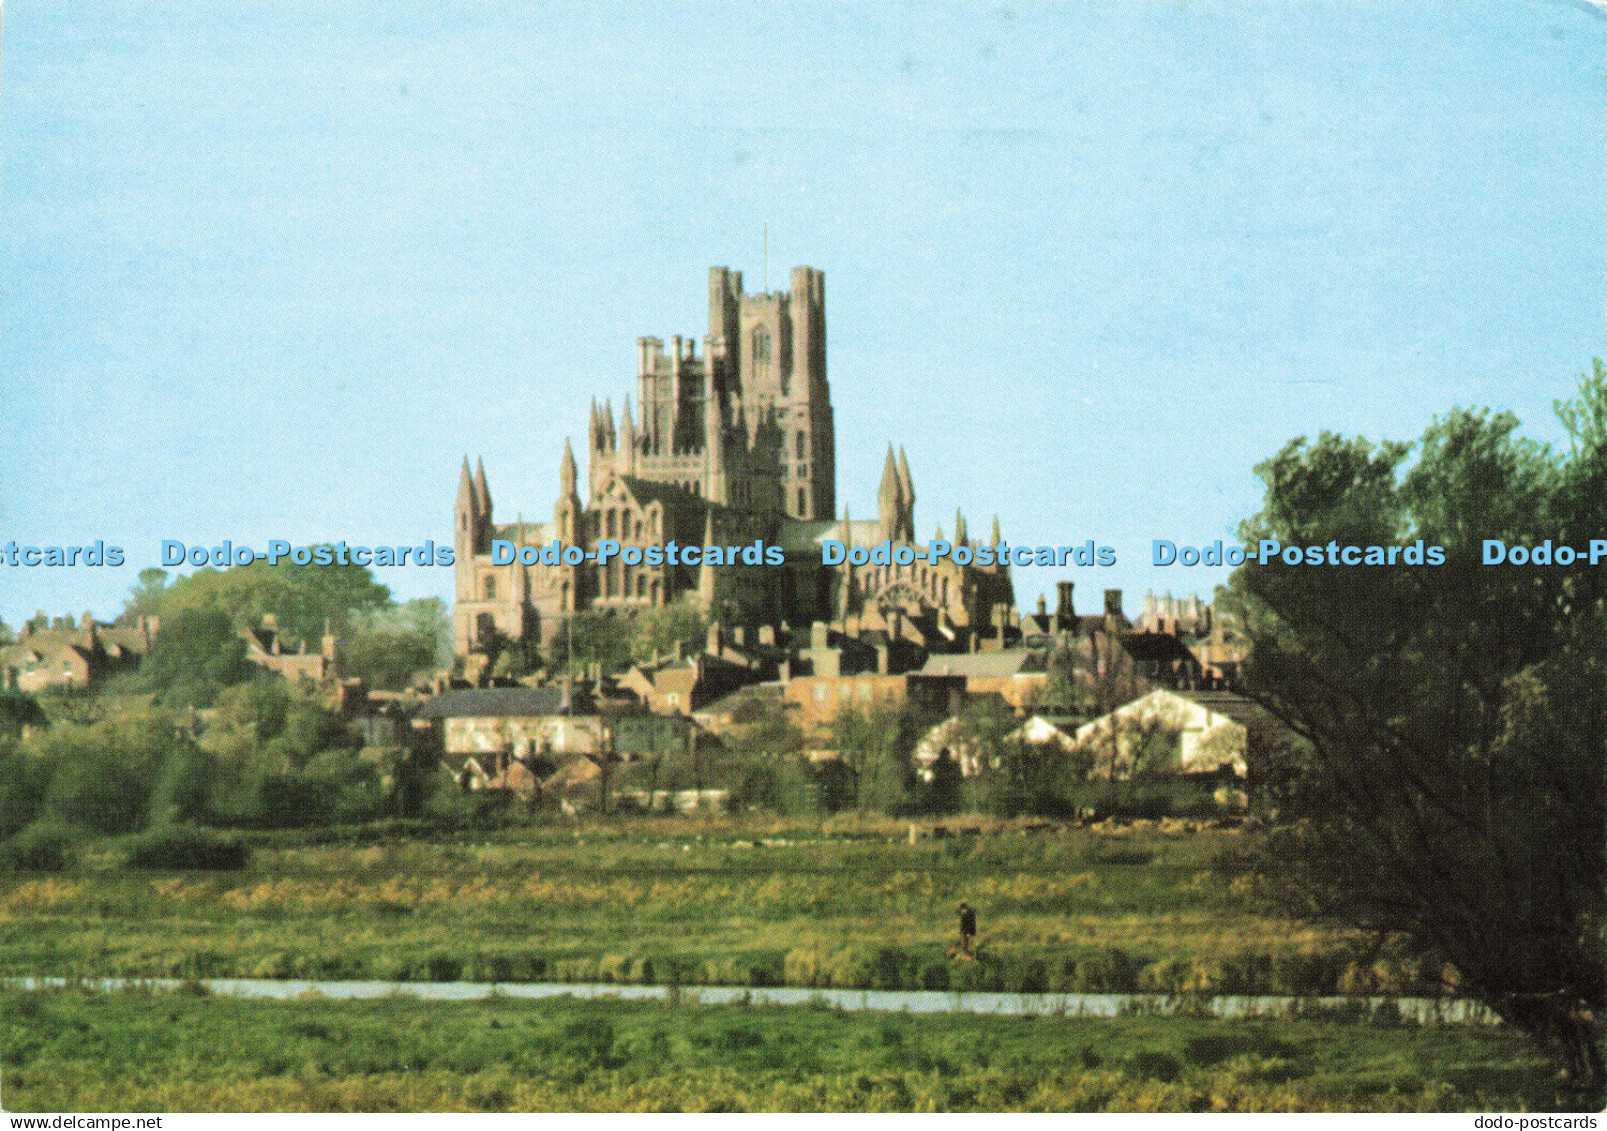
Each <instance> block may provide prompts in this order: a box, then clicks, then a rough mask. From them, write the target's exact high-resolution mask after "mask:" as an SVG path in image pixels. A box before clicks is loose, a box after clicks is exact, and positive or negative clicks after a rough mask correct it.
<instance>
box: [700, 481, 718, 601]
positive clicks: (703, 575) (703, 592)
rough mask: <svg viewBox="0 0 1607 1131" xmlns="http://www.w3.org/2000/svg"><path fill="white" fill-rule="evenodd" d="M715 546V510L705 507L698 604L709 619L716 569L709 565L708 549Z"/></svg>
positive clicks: (713, 599)
mask: <svg viewBox="0 0 1607 1131" xmlns="http://www.w3.org/2000/svg"><path fill="white" fill-rule="evenodd" d="M714 544H715V542H714V509H713V508H712V507H705V508H704V509H703V547H704V554H703V564H702V565H700V566H698V573H697V603H698V608H699V609H701V610H702V611H703V614H704V615H705V616H709V617H712V616H713V615H714V602H715V592H714V567H713V566H712V565H710V564H709V560H708V547H710V546H713V545H714Z"/></svg>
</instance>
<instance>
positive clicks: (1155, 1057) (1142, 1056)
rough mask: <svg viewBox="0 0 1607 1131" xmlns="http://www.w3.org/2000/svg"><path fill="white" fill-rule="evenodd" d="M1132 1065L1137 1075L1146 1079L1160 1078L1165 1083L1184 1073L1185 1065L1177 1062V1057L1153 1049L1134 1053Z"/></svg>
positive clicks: (1134, 1073)
mask: <svg viewBox="0 0 1607 1131" xmlns="http://www.w3.org/2000/svg"><path fill="white" fill-rule="evenodd" d="M1130 1067H1131V1068H1132V1070H1133V1075H1135V1076H1141V1077H1143V1078H1144V1079H1146V1080H1159V1081H1161V1082H1162V1083H1165V1084H1169V1083H1171V1082H1172V1081H1173V1080H1176V1079H1177V1078H1178V1077H1179V1076H1181V1075H1182V1074H1183V1066H1182V1065H1181V1064H1179V1063H1178V1062H1177V1057H1175V1056H1173V1055H1172V1054H1171V1053H1165V1052H1156V1051H1154V1050H1153V1049H1145V1050H1144V1051H1142V1052H1138V1053H1134V1054H1133V1059H1132V1061H1131V1062H1130Z"/></svg>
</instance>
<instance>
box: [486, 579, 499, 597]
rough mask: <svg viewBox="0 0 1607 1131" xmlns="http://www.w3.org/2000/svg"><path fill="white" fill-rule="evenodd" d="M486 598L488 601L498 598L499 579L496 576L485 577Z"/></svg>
mask: <svg viewBox="0 0 1607 1131" xmlns="http://www.w3.org/2000/svg"><path fill="white" fill-rule="evenodd" d="M485 599H486V600H487V601H495V600H496V599H497V579H496V578H494V577H488V578H486V579H485Z"/></svg>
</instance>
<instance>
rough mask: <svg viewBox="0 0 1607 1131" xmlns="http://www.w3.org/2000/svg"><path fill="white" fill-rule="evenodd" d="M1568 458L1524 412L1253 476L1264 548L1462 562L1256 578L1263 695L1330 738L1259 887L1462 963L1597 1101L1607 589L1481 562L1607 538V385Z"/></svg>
mask: <svg viewBox="0 0 1607 1131" xmlns="http://www.w3.org/2000/svg"><path fill="white" fill-rule="evenodd" d="M1562 415H1563V420H1564V424H1565V426H1567V427H1568V429H1569V431H1570V435H1571V437H1572V439H1573V450H1572V453H1571V454H1570V455H1569V456H1568V457H1566V458H1565V457H1562V456H1559V455H1557V454H1555V453H1553V452H1551V451H1549V450H1548V449H1546V448H1544V447H1542V446H1540V445H1538V444H1536V443H1534V442H1532V441H1530V440H1527V439H1524V438H1523V437H1521V436H1519V435H1518V434H1517V421H1516V419H1515V418H1513V417H1512V416H1511V415H1510V414H1507V413H1489V412H1485V411H1477V412H1470V411H1465V410H1460V409H1458V410H1455V411H1453V412H1451V413H1450V414H1449V415H1448V416H1446V417H1445V418H1444V419H1441V420H1437V421H1435V422H1434V424H1433V425H1432V426H1431V427H1430V428H1429V429H1428V430H1427V432H1426V433H1425V434H1424V437H1423V439H1422V442H1421V444H1420V446H1419V450H1418V458H1417V461H1416V463H1415V464H1413V465H1412V466H1411V467H1410V468H1409V469H1408V470H1406V471H1405V472H1404V474H1402V473H1401V469H1402V467H1403V465H1404V461H1405V458H1406V455H1407V453H1408V446H1407V445H1403V444H1385V445H1382V446H1380V447H1378V448H1376V449H1375V448H1373V447H1372V446H1370V445H1368V444H1367V443H1365V442H1364V441H1361V440H1345V439H1342V438H1340V437H1337V436H1333V435H1329V434H1324V435H1322V436H1321V437H1319V438H1318V440H1317V441H1316V442H1315V443H1307V442H1306V441H1304V440H1298V441H1295V442H1294V443H1291V444H1290V445H1288V446H1287V447H1286V448H1285V449H1284V450H1283V451H1282V452H1281V453H1279V455H1278V456H1277V457H1275V458H1274V459H1273V460H1271V461H1269V462H1268V463H1266V464H1264V465H1262V467H1261V468H1259V469H1258V471H1259V474H1260V475H1261V476H1262V478H1263V480H1264V481H1265V482H1266V484H1267V494H1266V501H1265V504H1264V506H1263V509H1262V512H1261V513H1260V514H1259V515H1258V516H1257V517H1256V518H1255V519H1253V520H1252V521H1251V522H1249V523H1247V524H1246V525H1245V527H1244V530H1243V533H1244V536H1245V537H1246V538H1247V539H1259V538H1263V537H1271V538H1277V539H1279V540H1280V541H1282V542H1283V543H1284V544H1286V545H1302V546H1323V545H1327V544H1329V543H1331V542H1337V543H1338V544H1340V545H1346V544H1358V545H1367V544H1407V545H1410V544H1413V543H1415V542H1416V541H1417V540H1419V539H1420V540H1422V541H1423V542H1424V543H1425V544H1427V545H1436V544H1437V545H1442V546H1444V547H1445V548H1446V552H1447V555H1448V560H1447V562H1446V563H1445V564H1444V565H1443V566H1438V567H1435V566H1426V565H1425V566H1407V565H1395V566H1380V567H1373V568H1368V567H1365V566H1361V567H1347V568H1322V567H1315V568H1314V567H1309V566H1308V567H1303V568H1287V567H1280V566H1277V565H1272V566H1259V567H1252V566H1246V567H1244V568H1242V569H1240V570H1239V571H1238V572H1237V573H1236V574H1235V575H1234V578H1233V585H1232V590H1231V600H1232V602H1233V603H1234V604H1235V605H1236V606H1237V610H1238V615H1239V618H1240V620H1241V622H1242V623H1243V624H1244V625H1245V626H1246V627H1247V629H1248V632H1249V635H1250V638H1251V642H1252V645H1253V654H1252V659H1251V662H1250V665H1249V669H1248V676H1249V679H1250V682H1251V690H1252V693H1253V694H1254V695H1255V696H1256V697H1257V698H1258V699H1260V700H1262V701H1263V702H1264V703H1266V704H1267V705H1268V706H1269V707H1270V708H1272V709H1273V711H1274V712H1275V713H1277V714H1278V715H1279V716H1281V717H1282V718H1284V719H1285V720H1287V721H1288V722H1289V723H1290V724H1291V725H1292V726H1293V727H1294V728H1295V729H1296V730H1297V731H1299V732H1300V733H1301V734H1303V735H1305V736H1306V737H1307V738H1309V739H1310V741H1311V743H1312V754H1311V756H1310V758H1309V759H1308V761H1307V763H1306V765H1305V766H1304V768H1303V769H1304V772H1303V773H1301V774H1300V775H1298V777H1297V778H1296V781H1295V783H1294V785H1293V786H1292V787H1291V789H1290V790H1289V794H1288V808H1290V809H1292V810H1293V811H1294V812H1295V813H1296V814H1298V815H1299V816H1300V817H1301V818H1302V820H1301V821H1300V823H1299V824H1297V825H1294V826H1291V827H1287V828H1282V829H1278V830H1276V831H1274V832H1273V833H1272V834H1270V836H1269V837H1268V839H1267V842H1266V843H1265V844H1264V846H1263V848H1264V851H1263V852H1262V854H1261V855H1260V856H1259V857H1258V859H1257V861H1256V864H1255V866H1256V867H1258V868H1260V869H1261V870H1262V871H1263V872H1264V873H1265V874H1266V875H1267V876H1269V877H1272V878H1273V879H1274V880H1275V881H1276V884H1275V885H1274V886H1275V889H1276V890H1278V891H1281V892H1282V894H1283V895H1284V897H1285V898H1286V899H1287V900H1288V901H1289V902H1288V905H1289V906H1291V907H1298V908H1300V909H1302V910H1304V911H1306V912H1308V913H1311V914H1315V915H1319V916H1323V917H1327V918H1330V919H1332V920H1334V921H1337V922H1342V923H1347V924H1352V925H1355V926H1358V927H1364V928H1367V929H1369V930H1374V931H1377V932H1379V933H1381V934H1385V935H1395V936H1398V937H1400V938H1403V939H1405V940H1407V941H1408V943H1409V945H1410V946H1411V947H1412V948H1414V950H1415V952H1416V953H1417V954H1418V955H1419V956H1420V957H1422V958H1424V959H1429V960H1435V961H1449V962H1451V963H1453V964H1454V966H1455V968H1456V971H1457V975H1458V977H1459V978H1460V984H1461V988H1462V990H1463V992H1466V993H1470V994H1473V995H1475V996H1477V997H1479V998H1481V999H1482V1000H1484V1001H1486V1002H1488V1003H1489V1004H1490V1005H1491V1006H1492V1007H1493V1008H1494V1009H1496V1010H1497V1012H1499V1013H1500V1014H1501V1015H1502V1016H1503V1018H1505V1019H1506V1020H1507V1021H1508V1022H1510V1023H1512V1024H1514V1025H1517V1026H1519V1027H1520V1028H1523V1029H1525V1030H1527V1031H1529V1032H1531V1033H1533V1034H1535V1035H1536V1036H1538V1037H1540V1038H1541V1039H1542V1040H1545V1041H1547V1042H1549V1043H1551V1044H1552V1045H1553V1046H1554V1047H1558V1048H1560V1049H1561V1050H1563V1053H1564V1057H1565V1059H1566V1061H1567V1063H1568V1065H1569V1067H1570V1070H1571V1071H1572V1072H1573V1074H1574V1077H1575V1078H1576V1079H1582V1080H1586V1081H1588V1082H1589V1086H1590V1087H1593V1088H1595V1089H1597V1090H1598V1092H1599V1090H1600V1089H1601V1088H1602V1086H1603V1073H1602V1067H1601V1056H1600V1051H1599V1043H1598V1042H1599V1039H1600V1029H1599V1024H1598V1023H1597V1022H1596V1021H1595V1020H1594V1019H1595V1018H1600V1017H1601V1016H1603V1011H1604V1009H1607V965H1604V958H1603V952H1602V949H1601V945H1600V925H1601V924H1602V922H1603V921H1604V919H1607V893H1604V888H1603V872H1602V868H1601V856H1602V849H1603V827H1604V819H1607V809H1604V802H1603V775H1602V757H1601V735H1602V733H1603V732H1604V729H1607V671H1604V668H1603V656H1602V650H1601V640H1602V639H1603V638H1604V636H1607V573H1604V572H1603V571H1601V570H1599V569H1588V568H1584V569H1582V568H1579V567H1575V568H1572V569H1565V568H1558V567H1545V566H1519V567H1514V566H1484V565H1482V564H1481V563H1480V556H1479V555H1480V545H1481V542H1482V540H1484V539H1492V538H1493V539H1501V540H1503V541H1505V542H1507V543H1508V544H1509V545H1511V544H1518V545H1534V544H1538V543H1539V542H1540V541H1541V539H1543V538H1548V537H1549V538H1552V539H1553V540H1554V544H1558V545H1574V546H1578V547H1582V546H1585V545H1587V544H1588V539H1589V538H1592V537H1601V536H1602V534H1603V529H1604V528H1603V526H1602V525H1601V523H1602V520H1603V518H1604V509H1603V508H1604V502H1603V496H1604V492H1603V487H1607V474H1604V469H1607V428H1604V427H1603V421H1604V420H1607V377H1604V376H1603V374H1602V370H1601V368H1600V366H1599V365H1598V366H1596V367H1595V369H1594V371H1593V374H1592V375H1590V376H1587V377H1586V378H1585V379H1584V380H1583V381H1582V383H1581V391H1580V397H1579V399H1578V400H1576V401H1575V402H1572V403H1571V404H1569V405H1565V406H1562Z"/></svg>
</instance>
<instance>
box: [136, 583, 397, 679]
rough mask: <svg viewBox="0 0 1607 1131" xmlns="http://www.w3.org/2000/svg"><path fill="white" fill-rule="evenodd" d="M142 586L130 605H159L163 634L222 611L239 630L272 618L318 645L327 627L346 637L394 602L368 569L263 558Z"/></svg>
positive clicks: (290, 633) (298, 637)
mask: <svg viewBox="0 0 1607 1131" xmlns="http://www.w3.org/2000/svg"><path fill="white" fill-rule="evenodd" d="M155 580H156V579H155V578H154V577H153V578H151V579H150V581H151V582H155ZM140 582H141V585H140V587H139V588H137V589H136V590H135V591H134V596H133V597H132V598H131V600H132V601H133V602H135V603H145V604H154V605H155V606H156V611H157V612H159V613H160V615H161V617H162V622H163V623H162V628H163V631H164V632H165V631H166V629H167V623H168V621H169V620H170V619H171V618H173V617H175V616H180V615H184V614H199V613H206V612H221V613H222V614H223V615H224V616H225V617H227V618H228V620H229V622H230V623H231V624H232V625H233V626H234V627H235V628H256V627H258V626H259V625H261V624H262V619H263V617H264V616H266V615H269V614H272V616H273V617H274V618H275V620H276V621H277V622H278V625H279V629H280V631H281V632H283V633H284V634H285V635H286V636H287V637H289V638H290V639H292V640H309V641H317V640H319V639H321V638H322V636H323V633H324V625H325V623H326V622H327V623H328V624H329V625H330V627H331V628H333V629H334V630H335V631H336V632H337V633H339V632H343V631H344V630H345V629H346V628H347V626H348V624H349V623H350V620H351V618H352V617H353V616H355V615H357V614H360V613H363V612H368V611H378V610H381V609H386V608H388V607H389V606H390V603H391V593H390V590H389V589H388V588H386V587H385V586H384V585H381V584H380V583H379V582H377V581H375V580H374V577H373V574H372V573H371V572H370V571H369V569H368V567H366V566H356V565H345V566H342V565H328V566H319V565H304V566H298V565H295V564H294V563H292V562H290V561H289V560H284V561H281V562H278V563H277V564H275V565H269V564H268V563H267V561H266V560H260V559H259V560H258V561H255V562H252V563H251V564H250V565H247V566H234V567H232V568H230V569H224V570H217V569H211V568H205V569H199V570H197V571H196V572H195V573H193V574H190V575H189V576H188V577H180V578H178V579H177V580H176V581H173V582H171V583H166V584H163V585H159V586H155V587H154V589H153V587H152V586H151V585H149V584H148V583H147V577H146V575H145V574H141V575H140ZM147 662H149V661H147Z"/></svg>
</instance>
